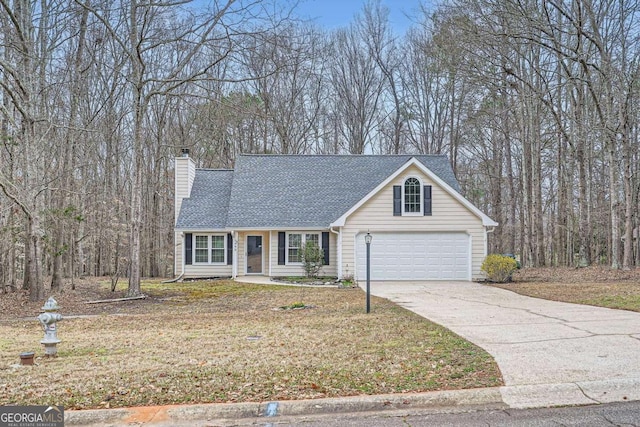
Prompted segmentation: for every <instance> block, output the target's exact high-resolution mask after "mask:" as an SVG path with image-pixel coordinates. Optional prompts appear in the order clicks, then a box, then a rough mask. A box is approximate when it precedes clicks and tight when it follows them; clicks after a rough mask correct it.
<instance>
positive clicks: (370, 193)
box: [174, 150, 498, 280]
mask: <svg viewBox="0 0 640 427" xmlns="http://www.w3.org/2000/svg"><path fill="white" fill-rule="evenodd" d="M175 218H176V222H175V258H174V259H175V273H176V275H177V276H179V277H181V278H197V277H233V278H235V277H237V276H245V275H264V276H270V277H278V276H302V275H304V270H303V267H302V263H301V259H300V246H301V245H302V244H303V243H306V242H310V241H313V242H315V243H316V244H318V245H319V246H320V247H321V248H322V250H323V252H324V265H323V267H322V269H321V272H320V274H321V275H323V276H331V277H338V278H351V277H353V278H354V279H355V280H364V279H365V278H366V244H365V240H364V236H365V235H366V234H367V233H370V234H371V236H372V241H371V246H370V249H371V253H370V256H371V258H370V259H371V280H475V279H480V278H482V277H483V273H482V272H481V270H480V266H481V264H482V261H483V259H484V257H485V256H486V254H487V231H488V229H490V228H491V227H495V226H497V225H498V224H497V223H496V222H495V221H493V220H492V219H491V218H489V217H488V216H487V215H485V214H484V213H482V212H481V211H480V210H479V209H478V208H477V207H475V206H474V205H473V204H472V203H471V202H469V201H468V200H467V199H465V198H464V197H463V196H462V195H461V194H460V187H459V185H458V181H457V180H456V177H455V176H454V174H453V170H452V168H451V165H450V163H449V161H448V159H447V158H446V156H440V155H241V156H239V157H238V158H237V159H236V162H235V167H234V169H233V170H219V169H199V168H196V167H195V162H194V161H193V159H192V158H191V157H189V153H188V150H183V154H182V156H181V157H178V158H176V160H175Z"/></svg>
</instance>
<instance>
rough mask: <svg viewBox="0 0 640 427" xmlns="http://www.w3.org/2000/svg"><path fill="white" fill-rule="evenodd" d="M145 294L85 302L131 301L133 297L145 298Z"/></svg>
mask: <svg viewBox="0 0 640 427" xmlns="http://www.w3.org/2000/svg"><path fill="white" fill-rule="evenodd" d="M146 297H147V296H146V295H140V296H139V297H127V298H114V299H100V300H96V301H87V302H85V304H104V303H108V302H120V301H131V300H135V299H145V298H146Z"/></svg>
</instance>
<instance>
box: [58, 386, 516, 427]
mask: <svg viewBox="0 0 640 427" xmlns="http://www.w3.org/2000/svg"><path fill="white" fill-rule="evenodd" d="M453 406H467V407H469V406H485V407H486V406H491V407H493V408H496V409H498V408H499V409H504V408H507V407H508V406H507V405H506V404H505V403H504V402H503V400H502V396H501V393H500V388H499V387H493V388H479V389H467V390H446V391H433V392H426V393H409V394H382V395H373V396H350V397H341V398H324V399H310V400H286V401H279V402H259V403H258V402H256V403H251V402H249V403H211V404H200V405H168V406H146V407H135V408H122V409H90V410H82V411H65V425H66V426H91V425H96V424H101V425H105V424H108V425H113V426H115V425H128V424H133V423H136V424H150V425H153V424H157V425H178V424H180V423H184V422H185V421H205V420H206V421H211V420H229V419H247V418H268V417H276V416H296V415H319V414H339V413H357V412H374V411H392V410H411V409H425V408H446V407H453Z"/></svg>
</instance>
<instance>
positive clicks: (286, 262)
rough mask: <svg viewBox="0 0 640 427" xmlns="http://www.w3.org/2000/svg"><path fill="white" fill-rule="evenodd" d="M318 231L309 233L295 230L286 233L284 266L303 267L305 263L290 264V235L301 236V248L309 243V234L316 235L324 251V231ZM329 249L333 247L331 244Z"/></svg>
mask: <svg viewBox="0 0 640 427" xmlns="http://www.w3.org/2000/svg"><path fill="white" fill-rule="evenodd" d="M317 230H318V229H315V230H313V231H315V232H309V231H311V230H293V231H285V240H284V242H285V245H284V250H285V252H284V265H302V264H303V263H302V262H301V261H298V262H290V261H289V249H290V248H289V235H290V234H300V246H302V245H304V244H305V243H306V242H307V234H315V235H317V236H318V247H319V248H320V249H323V247H322V233H323V231H317ZM329 247H331V244H329Z"/></svg>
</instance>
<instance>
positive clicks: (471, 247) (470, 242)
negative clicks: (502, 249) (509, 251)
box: [467, 232, 487, 281]
mask: <svg viewBox="0 0 640 427" xmlns="http://www.w3.org/2000/svg"><path fill="white" fill-rule="evenodd" d="M482 234H484V238H485V241H486V239H487V233H482ZM467 235H468V236H469V276H468V279H469V281H472V280H473V235H472V234H471V233H469V232H467Z"/></svg>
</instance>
